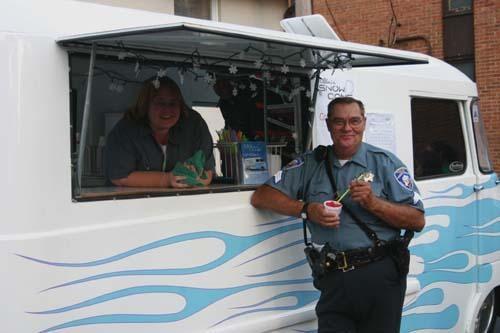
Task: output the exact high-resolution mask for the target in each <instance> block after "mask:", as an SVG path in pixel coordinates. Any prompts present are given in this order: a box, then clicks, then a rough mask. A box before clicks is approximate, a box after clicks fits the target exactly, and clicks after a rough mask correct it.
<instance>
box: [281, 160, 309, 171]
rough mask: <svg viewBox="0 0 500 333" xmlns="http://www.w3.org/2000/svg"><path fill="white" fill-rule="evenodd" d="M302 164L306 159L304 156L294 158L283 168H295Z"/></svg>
mask: <svg viewBox="0 0 500 333" xmlns="http://www.w3.org/2000/svg"><path fill="white" fill-rule="evenodd" d="M302 164H304V159H303V158H302V157H297V158H296V159H294V160H292V161H291V162H290V163H288V164H287V165H285V167H284V168H283V170H290V169H295V168H298V167H299V166H301V165H302Z"/></svg>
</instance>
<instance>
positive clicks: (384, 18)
mask: <svg viewBox="0 0 500 333" xmlns="http://www.w3.org/2000/svg"><path fill="white" fill-rule="evenodd" d="M312 4H313V6H312V7H313V8H312V9H313V14H322V15H323V16H324V17H325V18H326V20H327V21H328V22H329V23H330V25H332V27H333V28H334V30H335V31H336V32H337V33H338V34H339V36H341V38H343V39H344V40H347V41H352V42H359V43H365V44H371V45H379V46H386V47H387V46H389V47H394V48H399V49H404V50H411V51H417V52H422V53H426V54H430V55H432V56H434V57H436V58H440V59H442V58H443V24H442V23H443V20H442V17H443V14H442V1H441V0H427V1H414V0H392V4H393V9H394V13H395V17H396V18H397V23H398V24H399V26H398V27H397V29H396V34H395V35H394V34H393V33H391V32H393V31H394V25H395V21H394V20H393V18H394V15H393V11H392V9H391V1H389V0H370V1H368V0H349V1H348V0H312ZM332 14H333V17H332ZM391 20H392V25H391ZM499 27H500V1H497V0H476V1H474V38H475V61H476V82H477V84H478V88H479V97H480V106H481V111H482V113H483V117H484V120H485V127H486V131H487V134H488V140H489V148H490V156H491V157H492V160H493V163H494V165H495V170H497V171H499V170H500V29H499Z"/></svg>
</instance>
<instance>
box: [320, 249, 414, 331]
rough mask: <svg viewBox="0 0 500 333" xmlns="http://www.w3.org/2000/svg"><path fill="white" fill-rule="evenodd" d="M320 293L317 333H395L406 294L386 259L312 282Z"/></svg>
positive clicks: (397, 273) (330, 274)
mask: <svg viewBox="0 0 500 333" xmlns="http://www.w3.org/2000/svg"><path fill="white" fill-rule="evenodd" d="M314 284H315V286H316V287H317V288H318V289H319V290H320V291H321V296H320V298H319V301H318V304H317V305H316V315H317V317H318V333H331V332H332V333H333V332H335V333H398V332H399V328H400V325H401V313H402V308H403V301H404V296H405V292H406V276H405V277H404V278H401V276H400V275H399V272H398V270H397V268H396V264H395V263H394V261H393V260H392V259H391V258H390V257H386V258H384V259H382V260H380V261H376V262H373V263H370V264H368V265H366V266H362V267H360V268H356V269H354V270H352V271H348V272H342V271H334V272H330V273H329V274H327V275H326V276H325V277H323V278H321V279H320V280H319V281H318V280H316V281H315V282H314Z"/></svg>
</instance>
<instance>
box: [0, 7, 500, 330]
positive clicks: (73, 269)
mask: <svg viewBox="0 0 500 333" xmlns="http://www.w3.org/2000/svg"><path fill="white" fill-rule="evenodd" d="M0 16H1V19H0V49H1V50H2V52H0V73H1V77H2V79H1V81H0V100H2V101H3V102H4V106H3V107H2V111H1V113H2V121H1V122H0V133H1V135H2V138H1V140H0V151H2V152H3V154H4V157H3V162H2V163H0V174H2V175H3V176H2V177H3V178H2V179H3V181H2V186H1V189H0V211H1V218H0V263H1V265H0V276H1V283H0V295H1V297H0V323H1V330H2V331H3V332H16V333H17V332H23V333H24V332H205V331H209V332H314V331H315V330H316V322H315V314H314V306H315V303H316V301H317V299H318V296H319V293H318V291H317V290H315V289H314V287H313V286H312V283H311V275H310V269H309V267H308V265H307V263H306V260H305V258H304V254H303V251H302V250H303V246H304V245H303V239H302V221H300V220H298V219H296V218H290V217H286V216H278V215H275V214H273V213H270V212H264V211H259V210H256V209H254V208H253V207H252V206H251V205H250V196H251V195H252V193H253V190H254V189H255V188H256V186H257V184H244V183H241V182H239V179H241V177H239V176H237V173H238V172H242V171H244V170H241V163H240V162H241V160H240V161H239V160H238V158H239V157H238V156H239V155H238V143H237V142H230V143H227V142H226V143H222V142H219V143H217V144H215V145H214V152H215V156H216V157H217V162H218V163H217V168H216V173H217V174H216V176H215V177H214V181H213V182H212V184H211V185H210V186H207V187H198V188H190V189H186V190H179V189H171V188H165V189H158V188H130V187H128V188H127V187H116V186H110V185H109V182H107V181H106V179H105V176H104V172H103V170H104V167H105V166H104V165H103V161H104V159H105V158H104V152H105V149H104V148H105V146H106V136H107V134H108V133H109V131H110V129H111V128H112V127H113V126H114V124H115V123H116V121H117V120H118V119H120V118H121V117H122V116H123V113H124V112H125V111H126V110H127V108H128V107H130V106H131V104H132V103H133V102H134V99H135V96H136V94H137V91H138V89H139V87H140V85H141V82H142V81H144V80H145V79H147V78H149V77H151V76H155V75H156V76H158V77H161V76H169V77H171V78H172V79H174V80H175V81H176V82H177V83H178V84H179V86H180V88H181V90H182V93H183V95H184V98H185V99H186V101H187V103H188V104H189V105H190V106H192V107H193V108H194V109H196V110H198V111H199V112H200V114H202V116H203V117H204V118H205V120H206V122H207V124H208V126H209V128H210V130H211V131H212V133H214V137H216V134H215V133H216V132H215V131H216V130H220V129H221V128H222V127H223V126H224V121H223V119H222V117H221V115H220V110H219V109H218V96H217V95H215V93H214V91H213V89H212V85H213V81H214V79H215V78H220V77H223V78H225V79H227V80H229V81H230V83H231V86H232V94H233V95H234V96H237V95H241V96H243V95H245V94H246V95H249V96H251V97H255V98H257V99H258V98H260V99H261V100H259V101H258V102H257V103H256V106H258V108H257V109H258V110H260V111H261V112H262V113H263V118H262V119H263V124H262V131H263V134H262V136H261V140H262V141H264V142H265V143H266V145H267V149H268V152H267V163H268V169H269V170H272V171H271V175H272V172H274V171H276V170H278V169H279V168H280V166H281V165H284V164H286V163H288V162H289V161H290V160H292V159H293V158H294V157H295V156H297V155H298V154H300V153H302V152H303V151H305V150H307V149H310V148H312V147H314V146H316V145H318V144H328V143H330V141H329V140H330V139H329V136H328V134H327V132H326V128H325V125H324V118H325V113H326V105H327V103H328V101H329V100H331V99H332V98H334V97H336V96H342V95H352V96H355V97H357V98H360V99H361V100H363V101H364V102H365V105H366V110H367V115H368V123H367V129H366V133H365V138H364V140H365V141H367V142H370V143H373V144H375V145H379V146H382V147H384V148H386V149H389V150H391V151H393V152H394V153H396V154H397V155H398V156H399V157H400V158H401V159H402V160H403V161H404V162H405V163H406V164H407V165H408V167H409V168H410V170H411V172H412V173H413V175H414V177H415V179H416V182H417V184H418V186H419V188H420V190H421V196H422V198H423V200H424V203H425V206H426V221H427V224H426V227H425V229H424V230H423V231H422V232H420V233H419V234H417V235H416V237H415V238H414V239H413V241H412V243H411V244H410V250H411V253H412V263H411V268H410V274H409V276H408V290H407V297H406V300H405V306H404V312H403V321H402V327H401V331H402V332H437V331H439V332H441V331H442V332H487V330H488V328H489V327H491V325H492V324H493V321H494V318H495V315H496V311H497V310H496V309H497V308H498V305H500V304H499V295H500V290H499V289H498V286H499V285H500V264H499V260H500V240H499V235H500V231H499V230H500V186H499V185H498V184H499V179H498V176H497V175H496V174H495V173H494V171H493V169H492V164H491V162H490V160H489V157H488V149H487V142H486V139H485V133H484V130H483V124H482V120H481V114H480V111H479V104H478V92H477V88H476V85H475V84H474V82H472V81H471V80H469V79H468V78H467V77H466V76H465V75H463V74H462V73H461V72H459V71H458V70H457V69H455V68H454V67H452V66H450V65H448V64H446V63H444V62H442V61H440V60H437V59H435V58H432V57H430V56H427V55H423V54H418V53H412V52H405V51H400V50H394V49H387V48H380V47H374V46H368V45H361V44H356V43H349V42H344V41H339V40H336V39H335V38H334V35H333V34H332V33H331V31H329V30H328V28H325V27H322V26H321V24H319V25H318V24H317V23H318V20H320V19H319V18H318V17H313V18H307V17H306V18H299V19H296V20H292V21H287V22H284V23H283V25H284V27H285V29H286V30H287V31H288V32H280V31H272V30H265V29H258V28H253V27H243V26H238V25H232V24H224V23H220V22H212V21H204V20H196V19H190V18H184V17H178V16H170V15H163V14H155V13H150V12H145V11H137V10H129V9H121V8H116V7H107V6H103V5H96V4H89V3H84V2H78V1H70V0H66V1H56V0H51V1H28V0H25V1H17V0H16V1H14V0H3V1H1V2H0ZM320 21H321V20H320ZM319 28H322V29H319ZM271 96H273V101H272V102H271ZM276 101H278V102H276ZM497 139H498V138H497ZM228 147H229V148H228Z"/></svg>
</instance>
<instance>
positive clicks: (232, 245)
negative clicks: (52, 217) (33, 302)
mask: <svg viewBox="0 0 500 333" xmlns="http://www.w3.org/2000/svg"><path fill="white" fill-rule="evenodd" d="M300 228H302V224H301V223H294V224H289V225H285V226H282V227H278V228H275V229H273V230H270V231H266V232H263V233H260V234H256V235H252V236H235V235H230V234H227V233H222V232H211V231H206V232H195V233H190V234H184V235H179V236H174V237H169V238H166V239H162V240H159V241H156V242H153V243H149V244H146V245H144V246H140V247H138V248H135V249H133V250H130V251H126V252H124V253H120V254H118V255H115V256H112V257H109V258H105V259H101V260H96V261H92V262H85V263H57V262H48V261H44V260H40V259H35V258H31V257H27V256H23V255H19V256H21V257H23V258H26V259H29V260H33V261H36V262H38V263H43V264H47V265H52V266H63V267H87V266H96V265H102V264H104V263H109V262H113V261H117V260H121V259H123V258H126V257H129V256H132V255H134V254H137V253H142V252H146V251H150V250H152V249H155V248H158V247H162V246H166V245H171V244H176V243H180V242H184V241H188V240H195V239H202V238H216V239H219V240H222V241H223V242H224V244H225V252H224V254H223V255H222V256H220V257H219V258H217V259H215V260H213V261H211V262H209V263H207V264H205V265H200V266H197V267H189V268H167V269H142V270H126V271H117V272H108V273H102V274H97V275H93V276H89V277H86V278H82V279H78V280H74V281H69V282H65V283H62V284H59V285H56V286H52V287H50V288H47V289H45V290H43V291H48V290H52V289H57V288H61V287H66V286H70V285H74V284H80V283H85V282H89V281H95V280H101V279H107V278H112V277H118V276H138V275H188V274H197V273H202V272H205V271H209V270H211V269H214V268H216V267H218V266H221V265H222V264H224V263H226V262H227V261H229V260H231V259H232V258H234V257H236V256H238V255H239V254H241V253H243V252H244V251H246V250H247V249H249V248H251V247H253V246H255V245H256V244H258V243H261V242H263V241H264V240H267V239H269V238H272V237H274V236H276V235H279V234H282V233H285V232H288V231H292V230H297V229H300Z"/></svg>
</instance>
